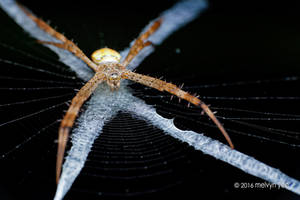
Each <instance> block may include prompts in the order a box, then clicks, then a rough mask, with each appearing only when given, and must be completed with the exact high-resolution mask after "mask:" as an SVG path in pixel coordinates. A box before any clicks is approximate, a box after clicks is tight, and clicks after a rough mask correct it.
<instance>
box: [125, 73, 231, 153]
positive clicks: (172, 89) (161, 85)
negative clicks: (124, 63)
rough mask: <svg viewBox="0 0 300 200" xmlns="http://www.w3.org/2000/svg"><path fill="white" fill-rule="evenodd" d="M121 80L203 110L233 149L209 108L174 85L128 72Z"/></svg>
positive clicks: (224, 131) (221, 126)
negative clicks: (153, 90)
mask: <svg viewBox="0 0 300 200" xmlns="http://www.w3.org/2000/svg"><path fill="white" fill-rule="evenodd" d="M122 78H124V79H129V80H132V81H135V82H138V83H140V84H143V85H146V86H149V87H152V88H155V89H157V90H159V91H166V92H169V93H171V94H173V95H176V96H177V97H179V98H181V99H184V100H186V101H188V102H190V103H192V104H194V105H196V106H200V107H201V108H202V109H203V111H204V112H205V113H206V114H207V115H208V117H209V118H210V119H212V121H213V122H214V123H215V124H216V126H217V127H218V128H219V130H220V131H221V133H222V134H223V135H224V137H225V139H226V141H227V142H228V144H229V145H230V147H231V148H232V149H233V148H234V146H233V143H232V141H231V139H230V137H229V135H228V133H227V132H226V130H225V129H224V127H223V125H222V124H221V123H220V122H219V120H218V119H217V118H216V116H215V115H214V114H213V112H212V111H211V110H210V109H209V107H208V106H207V105H206V104H205V103H204V102H203V101H201V100H200V99H198V98H197V97H195V96H193V95H191V94H189V93H187V92H185V91H183V90H181V89H180V88H179V87H177V86H176V85H174V84H172V83H167V82H165V81H162V80H160V79H156V78H153V77H150V76H145V75H142V74H138V73H134V72H132V71H129V70H126V71H125V72H124V73H123V75H122Z"/></svg>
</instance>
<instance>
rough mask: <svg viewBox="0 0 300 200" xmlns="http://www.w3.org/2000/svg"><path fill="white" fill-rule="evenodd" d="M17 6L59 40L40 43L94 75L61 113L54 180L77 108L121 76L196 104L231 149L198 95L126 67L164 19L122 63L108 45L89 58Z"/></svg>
mask: <svg viewBox="0 0 300 200" xmlns="http://www.w3.org/2000/svg"><path fill="white" fill-rule="evenodd" d="M18 5H19V7H20V8H21V9H22V10H23V11H24V12H25V13H26V15H27V16H28V17H29V18H31V19H32V20H33V21H34V22H35V23H36V24H37V26H38V27H39V28H41V29H42V30H44V31H45V32H46V33H48V34H49V35H51V36H53V37H55V38H56V39H58V40H59V41H60V42H49V41H40V40H38V42H39V43H41V44H48V45H53V46H56V47H58V48H61V49H65V50H67V51H70V52H71V53H73V54H74V55H75V56H77V57H78V58H80V59H81V60H83V61H84V62H85V63H86V64H87V65H88V66H89V67H90V68H91V69H92V70H93V71H94V72H95V74H94V76H93V77H92V78H91V79H90V80H89V81H88V82H87V83H86V84H85V85H84V86H83V87H82V88H81V89H80V90H79V91H78V92H77V94H76V95H75V97H74V98H73V99H72V101H71V104H70V106H69V108H68V110H67V112H66V114H65V115H64V117H63V119H62V121H61V123H60V127H59V131H58V147H57V160H56V182H57V183H58V181H59V178H60V174H61V168H62V162H63V157H64V153H65V148H66V143H67V141H68V137H69V132H70V130H71V129H72V127H73V125H74V122H75V120H76V117H77V116H78V113H79V111H80V108H81V107H82V105H83V104H84V102H85V101H86V100H87V99H88V98H89V97H90V96H91V95H92V94H93V92H94V90H95V89H96V88H97V86H98V85H99V84H101V83H103V82H106V83H107V84H108V86H109V87H110V89H111V91H112V92H113V91H114V90H118V88H119V87H120V84H121V79H127V80H131V81H134V82H137V83H140V84H143V85H145V86H148V87H151V88H154V89H157V90H159V91H161V92H163V91H165V92H168V93H171V94H172V95H175V96H177V97H178V98H179V99H184V100H186V101H188V102H189V103H191V104H193V105H195V106H199V107H201V108H202V110H203V111H204V112H205V113H206V114H207V115H208V117H209V118H210V119H211V120H212V121H213V122H214V123H215V125H216V126H217V127H218V129H219V130H220V131H221V133H222V134H223V135H224V137H225V139H226V141H227V142H228V144H229V146H230V147H231V148H232V149H233V148H234V146H233V143H232V141H231V139H230V137H229V135H228V133H227V132H226V130H225V129H224V127H223V125H222V124H221V123H220V122H219V120H218V119H217V118H216V116H215V115H214V113H213V112H212V111H211V110H210V108H209V107H208V106H207V105H206V104H205V103H204V102H203V101H201V100H200V99H199V98H198V97H197V96H195V95H192V94H189V93H188V92H185V91H183V90H182V89H181V88H180V87H177V86H176V85H174V84H172V83H168V82H166V81H163V80H160V79H157V78H153V77H151V76H146V75H142V74H138V73H135V72H132V71H130V70H128V69H126V67H127V66H128V65H129V63H130V62H131V61H132V60H133V58H134V57H135V56H136V55H137V54H138V53H139V52H140V51H141V50H142V49H143V48H145V47H147V46H149V45H152V43H151V41H149V40H148V38H149V36H150V35H151V34H153V33H154V32H155V31H156V30H158V29H159V27H160V25H161V23H162V21H163V20H164V19H163V18H159V19H157V20H156V21H155V22H153V24H152V25H151V26H150V27H149V28H148V29H147V30H146V31H145V32H144V33H142V34H141V35H140V36H139V37H138V38H137V39H136V40H135V42H134V43H133V45H132V47H131V48H130V50H129V53H128V55H127V56H126V57H125V59H124V60H123V61H122V62H121V55H120V54H119V53H118V52H117V51H115V50H113V49H110V48H101V49H98V50H96V51H94V52H93V53H92V55H91V59H89V58H88V57H87V56H86V55H85V54H84V53H83V52H82V50H80V49H79V47H78V46H77V45H75V44H74V42H72V41H70V40H69V39H67V38H66V37H65V36H64V35H63V34H61V33H59V32H57V31H56V30H55V29H53V28H52V27H51V26H49V25H48V24H47V23H46V22H44V21H43V20H41V19H39V18H38V17H36V16H34V15H33V14H32V13H30V12H29V11H28V10H27V9H26V8H25V7H23V6H22V5H20V4H18Z"/></svg>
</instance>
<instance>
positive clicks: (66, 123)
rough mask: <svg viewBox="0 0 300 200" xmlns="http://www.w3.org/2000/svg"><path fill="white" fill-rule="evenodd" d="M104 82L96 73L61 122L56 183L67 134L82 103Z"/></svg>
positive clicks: (76, 97)
mask: <svg viewBox="0 0 300 200" xmlns="http://www.w3.org/2000/svg"><path fill="white" fill-rule="evenodd" d="M103 80H104V76H103V75H102V74H100V73H96V74H95V75H94V76H93V78H91V79H90V80H89V81H88V82H87V83H86V84H85V85H84V86H83V87H82V88H81V89H80V90H79V92H78V93H77V94H76V96H75V97H74V98H73V99H72V103H71V105H70V107H69V109H68V111H67V112H66V114H65V116H64V118H63V120H62V121H61V124H60V127H59V132H58V135H59V136H58V147H57V160H56V181H57V183H58V181H59V177H60V173H61V166H62V162H63V157H64V152H65V148H66V144H67V141H68V137H69V132H70V130H71V128H72V127H73V124H74V122H75V119H76V117H77V115H78V113H79V110H80V108H81V106H82V105H83V103H84V102H85V101H86V100H87V99H88V98H89V97H90V96H91V94H92V93H93V91H94V90H95V89H96V88H97V86H98V85H99V84H100V83H101V82H102V81H103Z"/></svg>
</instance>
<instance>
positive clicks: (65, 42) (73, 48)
mask: <svg viewBox="0 0 300 200" xmlns="http://www.w3.org/2000/svg"><path fill="white" fill-rule="evenodd" d="M18 6H19V7H20V8H21V9H22V10H23V11H24V12H25V14H26V15H27V16H28V17H29V18H30V19H32V20H33V21H34V22H35V23H36V25H37V26H38V27H39V28H40V29H42V30H44V31H45V32H46V33H48V34H49V35H51V36H53V37H55V38H56V39H58V40H60V41H62V43H55V42H47V41H40V40H39V41H38V42H39V43H43V44H50V45H53V46H56V47H58V48H63V49H66V50H68V51H70V52H72V53H73V54H74V55H75V56H77V57H78V58H80V59H81V60H83V61H84V62H85V63H86V64H87V65H88V66H89V67H90V68H92V69H93V70H94V71H97V69H98V65H96V64H95V63H94V62H92V61H91V60H90V59H89V58H88V57H87V56H86V55H85V54H84V53H83V52H82V51H81V50H80V49H79V47H78V46H77V45H76V44H74V42H72V41H71V40H69V39H68V38H66V37H65V36H64V35H63V34H61V33H59V32H57V31H56V30H55V29H54V28H52V27H51V26H49V25H48V24H47V23H46V22H44V21H43V20H41V19H39V18H38V17H36V16H34V15H33V14H32V13H30V12H29V11H28V10H27V9H26V8H25V7H24V6H22V5H21V4H18Z"/></svg>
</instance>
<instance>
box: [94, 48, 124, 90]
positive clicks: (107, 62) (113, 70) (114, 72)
mask: <svg viewBox="0 0 300 200" xmlns="http://www.w3.org/2000/svg"><path fill="white" fill-rule="evenodd" d="M91 58H92V60H93V62H94V63H96V64H98V65H99V66H100V68H101V69H102V73H103V74H104V75H105V79H106V82H107V84H108V85H109V87H110V89H111V90H117V89H119V87H120V80H121V75H122V72H123V70H122V68H123V67H122V66H121V65H120V64H119V62H120V59H121V55H120V54H119V53H118V52H117V51H115V50H113V49H110V48H102V49H98V50H96V51H95V52H94V53H93V54H92V56H91Z"/></svg>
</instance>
